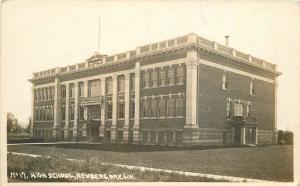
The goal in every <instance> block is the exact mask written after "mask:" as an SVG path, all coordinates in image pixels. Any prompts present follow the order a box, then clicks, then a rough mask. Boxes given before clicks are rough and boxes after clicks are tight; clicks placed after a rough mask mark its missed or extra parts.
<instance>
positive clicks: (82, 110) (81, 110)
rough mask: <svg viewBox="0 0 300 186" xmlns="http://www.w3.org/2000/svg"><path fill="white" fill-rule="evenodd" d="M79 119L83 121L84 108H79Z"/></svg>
mask: <svg viewBox="0 0 300 186" xmlns="http://www.w3.org/2000/svg"><path fill="white" fill-rule="evenodd" d="M79 119H80V120H84V108H83V106H80V107H79Z"/></svg>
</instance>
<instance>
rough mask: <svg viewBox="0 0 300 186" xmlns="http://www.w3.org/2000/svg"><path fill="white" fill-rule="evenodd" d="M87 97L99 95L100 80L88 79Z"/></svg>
mask: <svg viewBox="0 0 300 186" xmlns="http://www.w3.org/2000/svg"><path fill="white" fill-rule="evenodd" d="M88 84H89V97H95V96H100V80H99V79H96V80H92V81H89V83H88Z"/></svg>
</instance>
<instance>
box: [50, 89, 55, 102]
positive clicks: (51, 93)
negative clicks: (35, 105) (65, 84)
mask: <svg viewBox="0 0 300 186" xmlns="http://www.w3.org/2000/svg"><path fill="white" fill-rule="evenodd" d="M53 95H54V88H53V87H51V88H50V99H51V100H52V99H53V97H54V96H53Z"/></svg>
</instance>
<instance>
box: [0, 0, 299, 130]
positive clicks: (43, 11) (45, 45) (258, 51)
mask: <svg viewBox="0 0 300 186" xmlns="http://www.w3.org/2000/svg"><path fill="white" fill-rule="evenodd" d="M1 8H2V11H1V76H0V78H1V113H2V116H3V117H5V114H6V113H7V112H12V113H13V114H14V115H15V117H16V118H18V120H19V121H20V122H23V123H26V122H27V121H28V118H29V116H30V110H31V96H32V95H31V83H30V82H28V79H30V78H31V77H32V73H33V72H37V71H42V70H46V69H50V68H54V67H62V66H67V65H71V64H75V63H79V62H84V60H85V59H87V58H89V57H90V56H91V55H93V54H94V52H95V51H96V50H97V42H98V22H99V21H98V19H99V16H100V17H101V31H100V52H101V53H102V54H108V55H111V54H114V53H119V52H124V51H127V50H130V49H135V48H136V47H137V46H141V45H145V44H147V43H152V42H157V41H160V40H166V39H168V38H172V37H177V36H181V35H185V34H187V33H191V32H194V33H196V34H198V35H199V36H202V37H205V38H207V39H210V40H214V41H217V42H219V43H224V36H225V35H230V38H229V45H230V47H233V48H236V49H238V50H241V51H243V52H245V53H248V54H251V55H253V56H256V57H259V58H262V59H264V60H266V61H269V62H271V63H274V64H277V65H278V71H280V72H282V75H281V76H280V77H279V78H278V115H277V120H278V128H279V129H283V130H294V129H296V128H297V126H299V118H300V113H299V109H298V105H299V103H300V101H299V100H300V96H299V95H300V76H299V74H300V73H299V72H300V66H299V63H300V56H299V53H300V45H299V41H300V32H299V30H300V4H299V2H293V1H285V2H284V1H277V2H275V1H274V2H273V1H263V2H258V1H252V2H249V1H185V2H184V3H183V2H180V1H151V2H150V1H80V0H77V1H54V0H53V1H47V0H43V1H37V0H36V1H30V0H28V1H18V0H14V1H5V2H4V3H2V7H1ZM3 117H2V120H1V121H2V122H3V121H4V120H3Z"/></svg>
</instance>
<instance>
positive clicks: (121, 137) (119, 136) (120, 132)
mask: <svg viewBox="0 0 300 186" xmlns="http://www.w3.org/2000/svg"><path fill="white" fill-rule="evenodd" d="M118 140H119V141H122V140H123V131H118Z"/></svg>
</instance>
